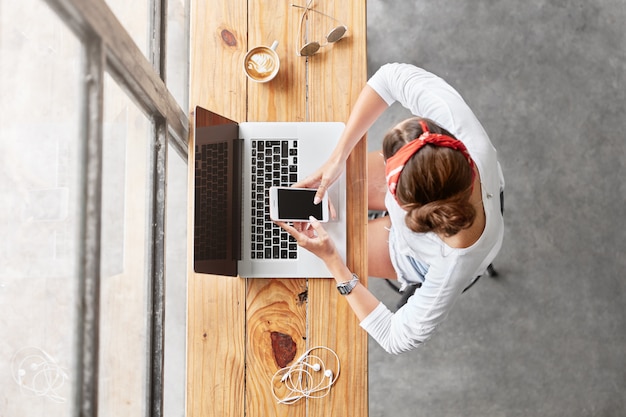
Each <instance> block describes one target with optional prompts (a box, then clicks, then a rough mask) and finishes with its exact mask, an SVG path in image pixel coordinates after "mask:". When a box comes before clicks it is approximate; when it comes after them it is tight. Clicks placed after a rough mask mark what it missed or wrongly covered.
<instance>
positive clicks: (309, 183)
mask: <svg viewBox="0 0 626 417" xmlns="http://www.w3.org/2000/svg"><path fill="white" fill-rule="evenodd" d="M320 182H321V178H320V176H319V175H317V174H312V175H309V176H308V177H306V178H305V179H303V180H300V181H298V182H296V183H295V184H293V185H292V187H295V188H317V187H318V185H319V183H320Z"/></svg>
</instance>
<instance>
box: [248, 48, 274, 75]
mask: <svg viewBox="0 0 626 417" xmlns="http://www.w3.org/2000/svg"><path fill="white" fill-rule="evenodd" d="M276 66H277V63H276V60H275V59H274V56H273V55H272V54H271V53H270V52H267V51H264V50H260V51H258V52H256V53H253V54H252V55H251V56H250V57H249V58H248V62H247V63H246V68H247V70H248V74H250V76H251V77H253V78H255V79H261V80H262V79H264V78H267V77H269V76H270V75H272V73H273V72H274V71H275V70H276Z"/></svg>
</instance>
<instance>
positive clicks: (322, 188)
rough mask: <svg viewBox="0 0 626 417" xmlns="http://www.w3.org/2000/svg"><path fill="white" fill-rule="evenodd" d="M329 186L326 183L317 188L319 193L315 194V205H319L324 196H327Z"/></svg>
mask: <svg viewBox="0 0 626 417" xmlns="http://www.w3.org/2000/svg"><path fill="white" fill-rule="evenodd" d="M327 189H328V186H327V185H326V184H324V183H321V184H320V185H319V187H317V192H316V193H315V198H314V199H313V204H319V203H320V202H321V201H322V198H324V194H326V190H327Z"/></svg>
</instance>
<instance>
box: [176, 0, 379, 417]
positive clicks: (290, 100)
mask: <svg viewBox="0 0 626 417" xmlns="http://www.w3.org/2000/svg"><path fill="white" fill-rule="evenodd" d="M294 1H295V0H294ZM300 2H302V4H304V2H305V0H300ZM290 4H291V1H290V0H280V1H277V0H192V5H191V43H190V48H191V73H190V108H191V109H192V114H191V119H192V123H190V126H191V127H192V128H193V109H194V108H195V106H196V105H199V106H202V107H204V108H206V109H209V110H211V111H213V112H216V113H219V114H221V115H223V116H225V117H227V118H230V119H232V120H236V121H240V122H241V121H343V122H345V121H346V120H347V118H348V115H349V112H350V109H351V107H352V105H353V104H354V102H355V100H356V98H357V96H358V94H359V92H360V91H361V89H362V87H363V85H364V84H365V82H366V77H367V71H366V11H365V1H343V0H317V1H315V2H314V3H313V7H314V8H315V9H316V10H319V11H322V12H324V13H326V14H329V15H332V16H334V17H335V18H336V19H337V20H339V21H340V22H341V23H343V24H345V25H347V26H348V28H349V30H348V33H347V37H346V38H344V39H342V40H341V41H339V42H337V43H336V44H333V45H331V46H329V47H325V48H322V49H321V50H320V52H319V53H318V54H317V55H315V56H313V57H310V58H308V59H307V58H304V57H299V56H297V55H296V53H295V50H296V48H297V46H298V45H299V42H300V41H299V40H298V39H297V38H298V27H299V24H300V17H301V9H297V8H295V7H291V5H290ZM336 24H337V22H335V21H333V20H331V19H328V18H324V17H322V16H320V15H319V14H317V13H315V14H312V15H311V21H310V27H309V37H308V39H310V40H320V41H321V40H323V39H324V36H325V35H326V33H328V31H329V30H330V29H331V28H332V27H334V26H335V25H336ZM274 40H278V41H279V46H278V49H277V51H278V54H279V56H280V58H281V69H280V72H279V74H278V76H277V78H275V79H274V80H272V81H271V82H269V83H267V84H256V83H252V82H248V81H247V79H246V77H245V75H244V74H243V72H242V59H243V56H244V54H245V53H246V51H247V50H248V49H249V48H252V47H254V46H257V45H271V43H272V42H273V41H274ZM191 130H193V129H191ZM191 138H193V131H192V132H191ZM193 152H194V147H193V142H192V141H190V147H189V160H190V161H193ZM366 153H367V146H366V143H365V140H362V141H361V143H360V144H359V145H358V146H357V148H356V149H355V150H354V152H353V153H352V155H351V157H350V159H349V160H348V166H347V172H348V181H347V184H348V197H347V204H348V210H347V211H348V213H349V215H348V236H349V242H348V266H349V268H350V269H351V270H353V271H354V272H356V273H357V274H358V275H359V276H360V277H361V278H362V280H363V281H365V282H366V281H367V278H366V277H367V270H366V268H367V257H366V242H367V241H366V238H367V237H366V226H367V212H366V184H365V172H366V171H365V168H366V167H365V163H366V162H365V161H366ZM189 169H190V171H189V172H190V174H189V175H190V178H192V175H193V172H192V170H193V164H192V163H190V164H189ZM189 183H190V191H189V192H190V198H189V201H191V202H193V197H192V196H193V190H192V188H191V187H192V185H193V182H192V181H190V182H189ZM188 218H189V219H190V227H189V230H190V232H189V248H193V244H192V239H193V237H192V233H191V231H192V230H193V228H192V225H191V219H193V204H190V205H189V215H188ZM188 270H189V274H188V334H187V342H188V348H187V415H188V416H189V417H200V416H203V417H204V416H216V417H243V416H249V417H270V416H290V417H297V416H320V417H321V416H331V415H332V416H346V417H348V416H350V417H360V416H367V413H368V397H367V388H368V385H367V384H368V381H367V335H366V333H365V332H364V331H363V330H362V329H361V328H360V327H359V324H358V321H357V319H356V317H355V316H354V314H353V312H352V310H351V309H350V308H349V306H348V304H347V302H346V301H345V300H344V299H343V298H341V296H340V295H339V294H338V293H337V290H336V289H335V282H334V280H332V279H309V280H306V279H243V278H232V277H221V276H211V275H202V274H195V273H194V272H193V267H192V255H191V254H189V258H188ZM272 333H274V335H282V337H283V338H291V340H293V342H295V345H296V348H297V352H296V358H297V357H298V356H300V355H301V354H302V353H304V352H305V351H306V349H307V348H310V347H313V346H318V345H323V346H327V347H330V348H332V349H334V350H335V351H336V352H337V354H338V355H339V358H340V360H341V374H340V378H339V380H338V381H337V383H336V384H335V386H334V387H333V388H332V390H331V392H330V395H329V396H328V397H325V398H323V399H310V400H301V401H299V402H298V403H296V404H294V405H282V404H278V403H277V402H276V400H275V399H274V397H273V396H272V392H271V390H270V379H271V377H272V375H273V374H274V373H275V372H276V371H277V370H278V369H279V366H278V364H277V360H276V358H275V353H274V351H273V349H272V343H271V335H272Z"/></svg>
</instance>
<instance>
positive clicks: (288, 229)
mask: <svg viewBox="0 0 626 417" xmlns="http://www.w3.org/2000/svg"><path fill="white" fill-rule="evenodd" d="M274 223H276V224H277V225H279V226H280V227H282V228H283V229H285V231H286V232H287V233H289V234H290V235H291V236H293V237H294V238H296V239H297V237H298V236H299V235H300V231H299V230H297V229H296V228H295V227H292V226H290V225H289V224H287V223H285V222H280V221H275V222H274Z"/></svg>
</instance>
